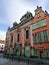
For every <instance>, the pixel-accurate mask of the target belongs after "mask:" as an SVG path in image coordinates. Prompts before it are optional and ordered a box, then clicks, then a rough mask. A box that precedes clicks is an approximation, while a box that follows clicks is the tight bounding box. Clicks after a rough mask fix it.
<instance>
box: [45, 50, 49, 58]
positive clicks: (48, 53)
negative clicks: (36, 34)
mask: <svg viewBox="0 0 49 65" xmlns="http://www.w3.org/2000/svg"><path fill="white" fill-rule="evenodd" d="M46 56H47V57H49V49H47V50H46Z"/></svg>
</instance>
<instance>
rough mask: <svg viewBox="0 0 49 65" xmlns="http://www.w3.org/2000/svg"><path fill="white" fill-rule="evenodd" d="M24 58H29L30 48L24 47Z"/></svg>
mask: <svg viewBox="0 0 49 65" xmlns="http://www.w3.org/2000/svg"><path fill="white" fill-rule="evenodd" d="M25 56H26V57H30V46H26V47H25Z"/></svg>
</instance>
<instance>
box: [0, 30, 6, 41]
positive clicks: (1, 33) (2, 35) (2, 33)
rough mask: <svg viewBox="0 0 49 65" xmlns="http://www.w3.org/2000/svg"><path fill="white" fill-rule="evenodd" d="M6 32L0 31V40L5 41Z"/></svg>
mask: <svg viewBox="0 0 49 65" xmlns="http://www.w3.org/2000/svg"><path fill="white" fill-rule="evenodd" d="M5 37H6V32H4V31H2V30H0V39H2V40H5Z"/></svg>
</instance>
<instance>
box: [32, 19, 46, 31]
mask: <svg viewBox="0 0 49 65" xmlns="http://www.w3.org/2000/svg"><path fill="white" fill-rule="evenodd" d="M43 26H46V20H45V19H43V20H41V21H38V22H36V23H35V24H33V25H32V30H34V29H37V28H40V27H43Z"/></svg>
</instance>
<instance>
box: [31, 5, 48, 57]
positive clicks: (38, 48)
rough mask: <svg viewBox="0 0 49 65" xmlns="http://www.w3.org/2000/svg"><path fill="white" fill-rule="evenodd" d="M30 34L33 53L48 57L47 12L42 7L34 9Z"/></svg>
mask: <svg viewBox="0 0 49 65" xmlns="http://www.w3.org/2000/svg"><path fill="white" fill-rule="evenodd" d="M32 36H33V47H34V51H35V52H34V53H35V55H37V56H39V57H41V58H44V57H49V14H48V13H47V11H43V10H42V7H38V6H37V9H36V10H35V16H34V19H33V20H32Z"/></svg>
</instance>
